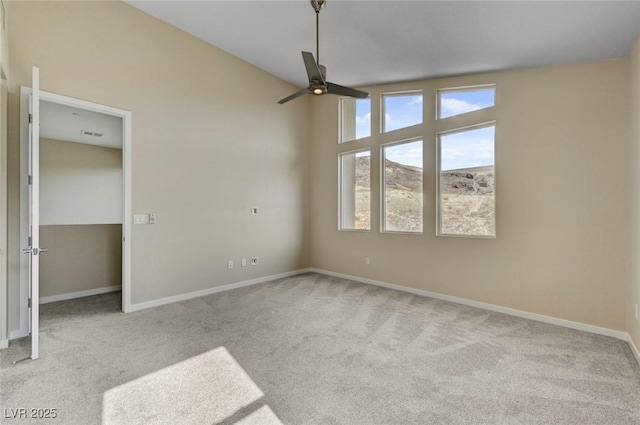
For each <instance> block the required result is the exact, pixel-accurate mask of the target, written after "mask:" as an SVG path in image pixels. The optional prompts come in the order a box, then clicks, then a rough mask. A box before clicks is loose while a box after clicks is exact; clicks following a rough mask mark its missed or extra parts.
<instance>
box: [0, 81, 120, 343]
mask: <svg viewBox="0 0 640 425" xmlns="http://www.w3.org/2000/svg"><path fill="white" fill-rule="evenodd" d="M30 93H31V89H30V88H29V87H23V86H21V87H20V246H18V247H16V249H19V250H21V249H22V248H23V247H26V246H27V242H28V241H27V238H28V236H29V234H28V231H29V216H28V210H29V185H28V172H27V170H28V149H27V148H28V142H29V131H28V128H29V121H28V119H29V118H28V116H29V94H30ZM40 100H45V101H47V102H52V103H57V104H61V105H66V106H71V107H75V108H80V109H86V110H88V111H92V112H98V113H101V114H106V115H112V116H115V117H119V118H122V132H123V135H122V136H123V137H122V172H123V192H124V193H123V195H124V199H123V212H122V213H123V214H122V237H123V245H122V311H123V312H125V313H127V312H129V311H131V224H132V223H131V112H129V111H125V110H123V109H118V108H113V107H111V106H105V105H100V104H98V103H93V102H88V101H86V100H81V99H75V98H72V97H68V96H63V95H60V94H56V93H50V92H46V91H43V90H40ZM26 257H27V256H26V255H20V328H19V330H17V331H13V332H11V334H10V336H9V337H10V339H14V338H20V337H24V336H27V335H29V308H28V304H27V303H28V298H29V261H28V258H26ZM7 313H8V312H7Z"/></svg>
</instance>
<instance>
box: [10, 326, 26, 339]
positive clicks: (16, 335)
mask: <svg viewBox="0 0 640 425" xmlns="http://www.w3.org/2000/svg"><path fill="white" fill-rule="evenodd" d="M25 336H29V331H24V330H22V329H16V330H15V331H9V341H11V340H12V339H17V338H24V337H25Z"/></svg>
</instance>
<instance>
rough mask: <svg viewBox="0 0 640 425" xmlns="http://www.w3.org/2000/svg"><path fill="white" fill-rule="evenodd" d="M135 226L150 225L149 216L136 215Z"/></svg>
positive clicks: (134, 217) (134, 218)
mask: <svg viewBox="0 0 640 425" xmlns="http://www.w3.org/2000/svg"><path fill="white" fill-rule="evenodd" d="M133 224H149V214H134V215H133Z"/></svg>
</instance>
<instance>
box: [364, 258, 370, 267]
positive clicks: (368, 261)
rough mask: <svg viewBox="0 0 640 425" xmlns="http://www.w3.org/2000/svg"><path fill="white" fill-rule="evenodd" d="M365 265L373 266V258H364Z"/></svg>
mask: <svg viewBox="0 0 640 425" xmlns="http://www.w3.org/2000/svg"><path fill="white" fill-rule="evenodd" d="M364 263H365V264H367V265H369V264H371V258H369V257H364Z"/></svg>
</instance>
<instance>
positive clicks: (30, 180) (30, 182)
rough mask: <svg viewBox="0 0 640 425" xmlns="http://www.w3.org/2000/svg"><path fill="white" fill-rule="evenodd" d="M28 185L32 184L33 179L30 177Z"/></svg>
mask: <svg viewBox="0 0 640 425" xmlns="http://www.w3.org/2000/svg"><path fill="white" fill-rule="evenodd" d="M29 184H30V185H31V184H33V177H32V176H29Z"/></svg>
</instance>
